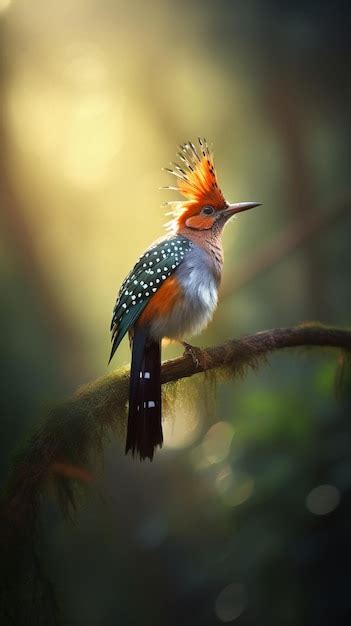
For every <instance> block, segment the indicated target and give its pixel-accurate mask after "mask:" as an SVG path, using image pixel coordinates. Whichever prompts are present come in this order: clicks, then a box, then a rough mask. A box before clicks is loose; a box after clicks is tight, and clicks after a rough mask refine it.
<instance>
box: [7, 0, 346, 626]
mask: <svg viewBox="0 0 351 626" xmlns="http://www.w3.org/2000/svg"><path fill="white" fill-rule="evenodd" d="M348 6H349V5H348V3H347V2H338V1H336V2H333V3H330V2H327V1H326V0H318V1H317V0H305V1H304V2H302V1H298V0H295V1H294V2H285V3H282V2H278V1H277V0H265V1H264V2H263V1H260V0H246V1H245V2H240V1H236V2H234V1H230V0H226V1H224V0H221V1H219V0H218V1H217V2H214V1H213V0H201V1H200V0H193V1H190V0H188V1H185V0H178V2H174V1H172V0H157V1H154V2H143V0H130V1H129V2H122V1H121V0H75V1H74V2H73V0H60V2H57V1H56V2H54V1H51V0H47V1H46V2H42V1H40V0H0V211H1V236H0V255H1V262H0V274H1V292H2V297H1V305H2V306H1V376H0V396H1V404H2V411H1V416H2V419H1V441H0V450H1V461H0V470H1V477H2V478H3V479H4V480H5V479H6V476H7V474H8V472H9V467H10V464H11V458H12V453H13V450H14V449H15V447H16V446H17V445H18V442H19V441H21V440H22V439H23V437H24V436H25V435H26V433H27V432H28V431H29V430H30V429H31V428H33V427H34V426H35V424H36V423H37V422H38V419H39V418H40V417H41V416H43V415H45V412H46V411H47V410H48V407H50V406H52V405H53V404H55V403H56V402H60V401H61V400H62V399H63V398H64V397H67V396H68V395H70V394H71V393H72V391H73V390H74V389H75V388H76V387H77V385H79V384H82V383H84V382H86V381H88V380H90V379H93V378H94V377H97V376H101V375H104V374H105V373H106V372H107V371H108V369H107V358H108V354H109V347H110V346H109V333H108V327H109V322H110V317H111V310H112V307H113V304H114V299H115V295H116V292H117V289H118V287H119V285H120V283H121V280H122V279H123V277H124V276H125V274H126V273H127V272H128V270H129V269H130V267H131V265H132V264H133V263H134V261H135V259H136V258H137V257H138V256H139V254H140V252H142V250H143V248H144V247H145V246H146V245H148V244H149V243H150V242H151V241H152V240H153V239H154V238H156V237H158V236H159V235H160V233H161V232H162V225H163V223H164V222H165V221H166V218H165V217H164V209H162V208H160V205H161V204H162V203H163V202H165V201H167V200H169V199H172V198H173V196H172V197H171V194H172V193H173V192H167V191H164V190H163V191H160V190H159V189H158V187H159V186H161V185H166V184H169V182H170V181H169V180H168V179H167V176H166V174H165V173H163V172H161V167H162V166H167V165H168V162H169V161H170V160H171V159H174V158H175V153H176V146H177V144H179V143H181V142H183V141H186V140H188V139H192V140H194V139H196V137H197V136H198V135H201V136H205V137H206V138H207V139H208V141H209V143H210V144H211V145H213V149H214V152H215V157H216V166H217V172H218V175H219V180H220V184H221V187H222V189H223V191H224V194H225V196H226V197H227V198H228V199H229V200H230V201H233V202H235V201H244V200H258V201H260V202H262V203H263V206H262V207H259V208H258V209H255V210H253V211H251V212H250V213H248V214H243V215H242V216H241V217H240V218H238V220H237V221H235V222H234V223H231V224H230V226H229V227H228V228H227V229H226V232H225V237H224V246H225V255H226V264H225V273H224V281H223V286H222V287H223V288H222V299H221V303H220V306H219V309H218V311H217V313H216V316H215V319H214V321H213V323H212V324H211V325H210V327H209V328H208V330H207V331H206V332H204V333H203V334H202V336H201V338H200V339H197V340H196V341H197V343H198V344H199V343H200V344H201V345H211V344H215V343H220V342H222V341H224V340H226V339H229V338H232V337H238V336H241V335H243V334H249V333H253V332H256V331H259V330H263V329H266V328H273V327H278V326H285V325H293V324H296V323H299V322H303V321H307V320H318V321H320V322H323V323H327V324H333V325H337V326H347V325H348V324H350V303H351V295H350V261H351V246H350V235H351V229H350V226H351V224H350V208H351V186H350V164H351V148H350V108H351V92H350V80H349V75H350V52H351V39H350V19H349V18H350V10H349V8H348ZM127 343H128V342H127V341H126V342H124V344H123V345H122V346H121V348H120V349H119V351H118V353H117V355H116V358H115V359H114V362H113V364H112V365H111V366H110V369H112V368H115V367H117V366H119V365H124V364H126V363H128V361H129V348H128V345H127ZM179 353H180V351H179V349H178V348H174V347H171V348H167V349H166V350H165V351H164V356H165V357H170V356H172V355H175V354H179ZM338 368H339V363H338V354H336V353H333V352H323V351H321V352H313V353H308V354H307V355H306V354H305V353H291V352H285V353H283V354H280V355H277V356H274V357H273V358H271V359H270V366H266V367H261V369H260V370H259V371H258V372H256V373H251V374H250V373H249V374H248V375H247V377H246V378H245V380H242V381H234V382H233V381H228V382H222V383H218V385H217V389H216V390H214V388H213V386H211V385H210V384H209V382H208V381H206V379H201V380H200V381H199V382H198V383H197V384H196V382H194V383H192V382H190V381H189V383H188V384H189V385H194V387H191V394H190V395H191V396H192V402H191V403H189V402H188V401H187V400H186V399H185V398H184V397H183V396H181V397H179V399H178V400H177V402H176V405H175V407H173V411H172V413H173V417H168V418H167V417H166V420H165V439H166V441H165V446H164V448H163V450H162V451H161V452H158V453H157V456H156V458H155V460H154V462H153V463H152V464H149V463H144V464H141V463H139V462H135V461H134V462H133V461H132V459H131V458H130V457H128V458H126V457H125V456H124V451H123V441H122V440H118V439H116V440H111V442H110V444H109V445H108V446H107V447H106V449H105V451H104V466H103V468H101V467H100V468H98V467H94V466H93V467H92V471H93V472H94V475H95V481H96V482H95V483H94V485H93V486H91V488H90V489H88V494H86V495H85V497H84V498H83V499H82V505H81V508H80V509H79V510H78V513H77V518H76V521H75V524H70V523H68V522H67V521H64V520H63V518H62V516H61V513H60V512H59V510H58V508H57V505H56V504H55V502H50V501H49V502H47V503H46V504H45V506H44V513H43V519H42V535H43V538H42V547H41V556H42V559H43V563H44V567H45V568H46V571H47V572H48V575H49V577H50V579H51V580H52V582H53V585H54V586H55V588H56V590H57V593H58V597H59V602H60V605H61V608H62V611H63V622H62V623H63V624H72V626H95V625H98V624H99V626H100V625H101V626H110V625H114V624H123V625H124V626H132V625H135V624H142V625H143V626H148V625H150V626H151V625H153V626H157V625H166V624H167V625H168V626H172V625H179V624H182V625H184V626H187V625H189V626H198V625H199V626H200V625H201V626H212V625H214V624H220V623H232V622H234V623H235V624H238V625H243V626H244V625H247V626H256V625H258V624H269V625H270V626H281V625H282V624H284V625H285V626H304V625H307V624H308V625H309V626H313V625H318V626H324V625H328V626H337V625H341V624H344V623H349V622H348V616H350V612H351V598H350V593H349V585H350V579H349V563H350V557H351V553H350V552H351V551H350V538H349V536H350V512H351V499H350V487H351V459H350V451H351V446H350V444H351V436H350V435H351V430H350V421H349V414H350V413H349V412H350V399H351V394H350V388H349V387H348V385H347V383H345V384H344V389H343V392H342V393H341V397H337V396H336V394H335V385H334V381H335V376H336V375H337V374H338ZM204 389H207V390H209V391H208V393H210V395H212V396H213V394H215V397H214V398H212V402H210V404H209V406H208V407H207V410H204V407H203V403H202V402H201V399H202V396H203V391H204ZM36 619H37V616H35V615H34V614H32V615H30V614H29V615H28V624H29V623H30V624H31V623H37V621H35V620H36ZM31 620H32V621H31ZM26 623H27V622H26ZM38 623H39V621H38ZM47 623H49V622H47Z"/></svg>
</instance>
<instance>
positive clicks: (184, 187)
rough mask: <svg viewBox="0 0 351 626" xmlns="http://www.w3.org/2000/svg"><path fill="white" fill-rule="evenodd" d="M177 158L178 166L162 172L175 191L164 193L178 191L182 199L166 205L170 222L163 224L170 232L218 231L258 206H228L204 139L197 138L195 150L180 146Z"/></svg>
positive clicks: (241, 204) (251, 204)
mask: <svg viewBox="0 0 351 626" xmlns="http://www.w3.org/2000/svg"><path fill="white" fill-rule="evenodd" d="M178 156H179V158H180V160H181V161H182V165H179V164H178V163H172V166H173V167H172V169H171V168H164V169H165V171H166V172H168V173H170V174H173V176H175V177H176V179H177V187H170V186H168V187H166V189H173V190H174V191H178V192H179V193H180V194H181V195H182V196H184V197H185V198H186V200H183V201H172V202H167V203H166V204H167V205H170V206H171V207H172V211H171V215H172V218H173V219H172V220H171V221H170V222H169V223H168V224H167V226H168V227H169V228H170V229H171V230H178V231H179V230H181V229H183V228H190V229H193V230H210V229H214V228H215V229H216V230H222V228H223V227H224V225H225V224H226V222H227V221H228V219H229V218H231V217H232V216H233V215H236V214H237V213H241V212H242V211H247V210H248V209H252V208H253V207H255V206H259V202H239V203H237V204H229V203H228V202H227V201H226V200H225V199H224V196H223V194H222V192H221V190H220V188H219V185H218V182H217V176H216V171H215V167H214V160H213V155H212V153H211V152H210V151H209V148H208V145H207V142H206V140H205V139H200V138H199V149H197V148H196V147H195V145H194V144H193V143H191V142H188V143H185V144H184V145H182V146H180V152H179V153H178Z"/></svg>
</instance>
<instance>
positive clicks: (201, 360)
mask: <svg viewBox="0 0 351 626" xmlns="http://www.w3.org/2000/svg"><path fill="white" fill-rule="evenodd" d="M181 343H182V345H183V346H184V348H185V350H184V356H186V355H187V354H190V356H191V358H192V360H193V362H194V365H195V367H201V368H202V369H206V358H205V352H204V350H202V349H201V348H198V347H197V346H192V345H190V343H186V341H182V342H181Z"/></svg>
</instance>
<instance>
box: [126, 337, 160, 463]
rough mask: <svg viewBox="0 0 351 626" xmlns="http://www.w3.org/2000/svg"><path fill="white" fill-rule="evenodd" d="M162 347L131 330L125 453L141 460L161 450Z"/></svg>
mask: <svg viewBox="0 0 351 626" xmlns="http://www.w3.org/2000/svg"><path fill="white" fill-rule="evenodd" d="M162 443H163V435H162V424H161V345H160V342H159V341H152V340H150V339H148V338H147V332H146V331H145V330H144V329H143V328H138V327H135V328H134V337H133V352H132V366H131V371H130V386H129V414H128V428H127V443H126V453H127V452H128V451H129V450H131V451H132V454H133V456H134V454H135V453H136V454H139V456H140V459H146V458H149V459H150V461H151V460H152V458H153V456H154V451H155V448H156V447H157V446H160V447H161V446H162Z"/></svg>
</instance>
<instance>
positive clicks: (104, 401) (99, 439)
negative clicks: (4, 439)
mask: <svg viewBox="0 0 351 626" xmlns="http://www.w3.org/2000/svg"><path fill="white" fill-rule="evenodd" d="M312 346H317V347H318V346H319V347H328V348H337V349H341V350H343V351H351V331H349V330H339V329H336V328H328V327H325V326H321V325H318V324H316V323H314V324H309V325H303V326H295V327H292V328H278V329H272V330H267V331H263V332H259V333H256V334H255V335H249V336H246V337H243V338H242V339H238V340H232V341H229V342H228V343H226V344H223V345H220V346H216V347H214V348H206V349H204V350H203V351H202V353H201V363H200V364H199V366H196V365H195V363H194V361H193V359H192V357H191V356H190V355H186V356H183V357H180V358H177V359H173V360H171V361H166V362H165V363H163V365H162V372H161V376H162V383H163V384H165V383H170V382H173V381H179V380H180V379H182V378H187V377H189V376H193V375H194V374H199V373H201V372H204V371H207V370H213V369H218V370H226V371H227V372H229V373H230V375H231V376H233V377H234V378H235V377H238V376H243V375H245V373H246V372H247V371H248V370H249V369H250V368H251V369H252V368H254V369H256V368H257V367H258V366H259V365H260V364H261V363H262V362H264V361H265V360H266V359H267V357H268V356H269V355H270V354H271V353H272V352H274V351H276V350H281V349H283V348H296V347H312ZM128 387H129V369H126V368H124V369H122V370H117V371H115V372H113V373H112V374H109V375H107V376H104V377H102V378H100V379H98V380H96V381H93V382H91V383H90V384H87V385H84V386H83V387H81V388H80V389H78V391H77V392H76V393H75V394H74V396H73V397H72V398H71V399H69V400H67V401H66V402H65V403H63V404H61V405H59V406H57V407H56V408H54V409H53V410H52V411H51V412H50V414H49V415H48V416H47V418H46V420H45V421H44V422H43V423H42V424H41V425H40V426H39V427H37V429H36V431H35V432H34V433H33V434H32V435H31V436H30V437H29V438H28V437H27V438H26V440H25V442H24V444H23V446H22V448H21V449H20V450H19V452H18V454H17V457H16V460H15V463H14V465H13V467H12V471H11V473H10V477H9V480H8V482H7V485H6V487H5V489H4V491H3V498H2V506H1V507H0V513H1V517H2V522H3V523H5V527H2V528H1V527H0V536H2V537H3V538H4V537H7V538H9V535H10V536H12V538H13V539H14V540H16V536H17V538H18V536H21V535H22V534H23V533H24V534H29V535H31V534H32V528H33V526H35V524H36V519H37V514H38V510H39V509H40V503H41V499H42V497H43V495H45V493H46V492H47V490H48V489H49V490H50V492H51V493H52V492H53V491H55V492H56V494H57V496H58V500H59V503H60V505H61V508H62V510H63V511H64V513H67V512H69V511H70V510H71V509H72V508H73V509H74V507H75V504H76V497H75V495H76V493H75V487H76V485H77V484H79V483H80V484H81V483H90V482H91V480H93V476H92V475H91V474H90V473H89V471H88V470H87V469H86V467H87V466H88V465H89V464H90V462H91V459H92V457H93V456H94V454H95V455H96V454H97V453H99V452H101V450H102V449H103V445H104V443H105V441H106V440H107V439H108V438H110V437H111V435H112V434H115V432H116V428H118V427H120V426H121V425H122V426H123V427H124V426H125V421H126V406H127V399H128ZM171 394H172V388H168V389H167V395H168V400H169V401H172V395H171ZM0 543H1V542H0Z"/></svg>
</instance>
